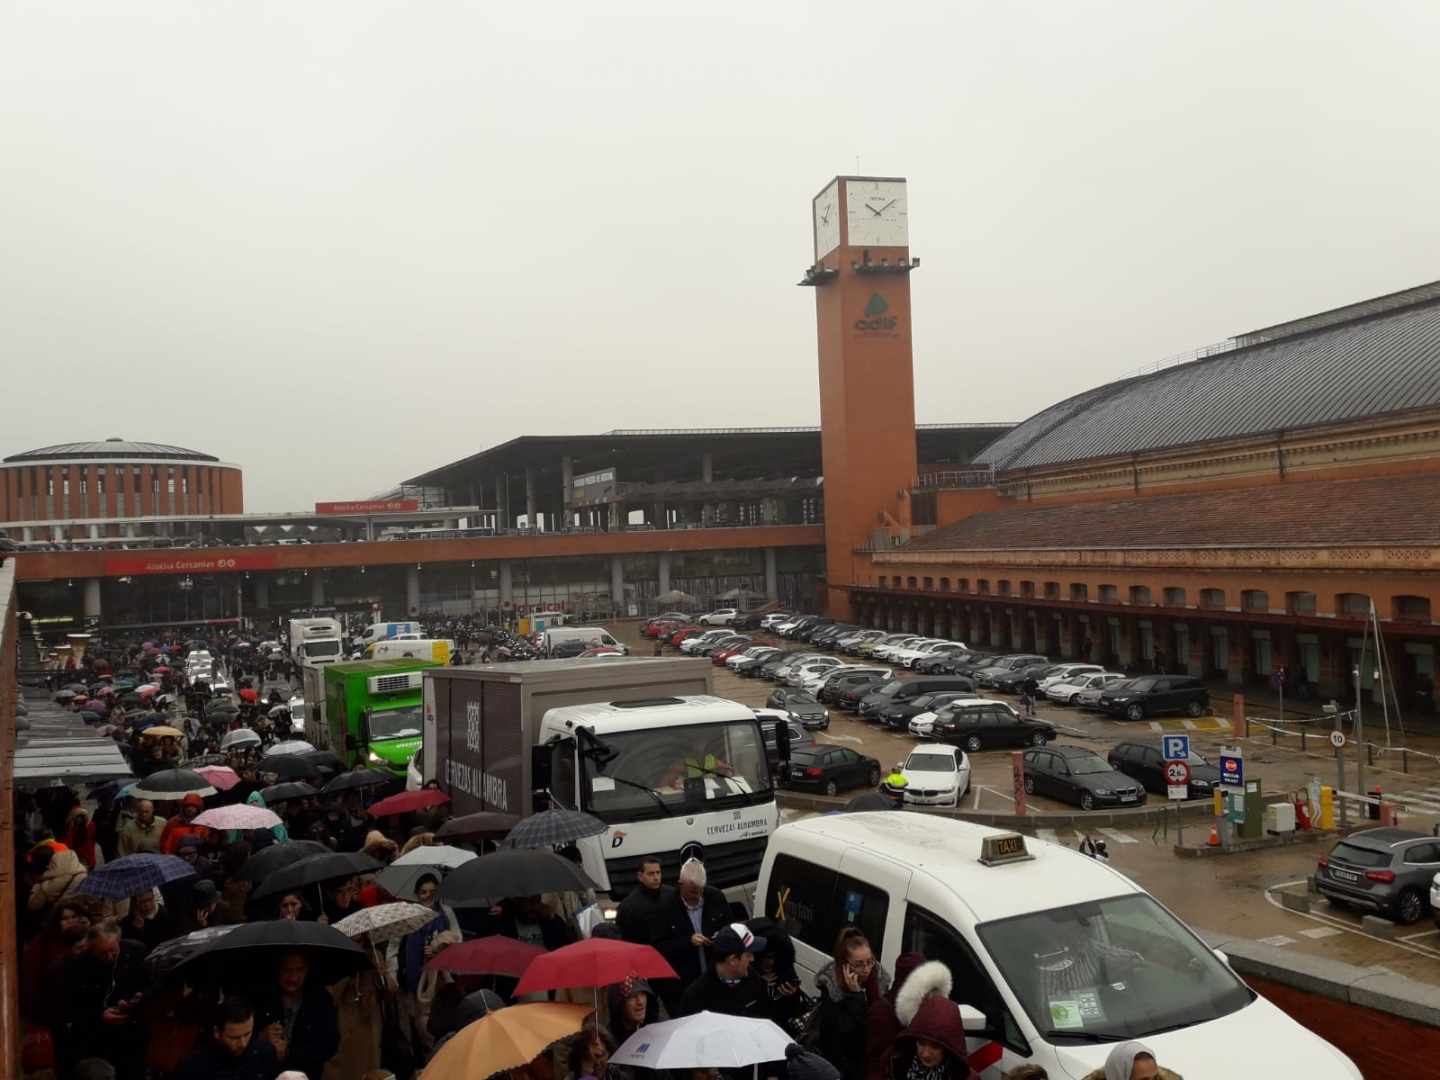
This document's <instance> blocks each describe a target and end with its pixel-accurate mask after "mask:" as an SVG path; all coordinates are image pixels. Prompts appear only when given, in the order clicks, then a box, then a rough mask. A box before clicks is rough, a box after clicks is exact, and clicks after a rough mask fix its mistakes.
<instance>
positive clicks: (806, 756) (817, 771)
mask: <svg viewBox="0 0 1440 1080" xmlns="http://www.w3.org/2000/svg"><path fill="white" fill-rule="evenodd" d="M785 784H786V786H787V787H792V788H814V789H817V790H820V791H823V792H824V793H825V794H826V795H836V794H839V793H840V792H842V791H845V790H847V789H849V788H856V787H864V786H867V785H868V786H870V787H877V786H879V784H880V762H878V761H876V760H875V759H874V758H872V757H866V756H865V755H864V754H857V753H856V752H855V751H854V750H851V749H850V748H849V747H848V746H827V745H824V744H820V743H816V744H815V745H814V746H807V747H805V748H804V749H802V750H795V751H792V752H791V754H790V772H789V775H788V776H786V777H785Z"/></svg>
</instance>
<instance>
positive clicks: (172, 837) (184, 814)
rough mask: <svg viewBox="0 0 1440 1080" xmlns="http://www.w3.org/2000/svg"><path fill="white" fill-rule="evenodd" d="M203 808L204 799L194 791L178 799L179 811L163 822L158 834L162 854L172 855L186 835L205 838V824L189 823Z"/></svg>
mask: <svg viewBox="0 0 1440 1080" xmlns="http://www.w3.org/2000/svg"><path fill="white" fill-rule="evenodd" d="M203 809H205V800H204V799H202V798H200V796H199V795H196V794H195V793H194V792H191V793H190V794H189V795H186V796H185V798H183V799H181V800H180V812H179V813H178V814H176V815H175V816H174V817H172V818H171V819H170V820H169V821H167V822H166V823H165V830H164V831H163V832H162V833H161V834H160V851H161V853H162V854H164V855H174V854H175V853H176V849H177V848H178V847H179V846H180V841H181V840H183V839H184V838H185V837H187V836H195V837H199V838H200V839H202V840H203V839H204V838H205V826H204V825H193V824H191V823H192V822H193V821H194V820H195V816H196V815H197V814H199V813H200V811H201V810H203Z"/></svg>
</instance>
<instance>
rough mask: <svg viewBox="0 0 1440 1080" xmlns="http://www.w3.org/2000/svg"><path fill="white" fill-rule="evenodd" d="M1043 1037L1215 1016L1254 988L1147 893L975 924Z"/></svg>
mask: <svg viewBox="0 0 1440 1080" xmlns="http://www.w3.org/2000/svg"><path fill="white" fill-rule="evenodd" d="M976 932H977V933H978V934H979V935H980V940H981V941H982V942H984V944H985V948H986V951H988V952H989V953H990V956H991V958H992V959H993V960H994V961H995V964H996V966H997V967H999V969H1000V972H1001V974H1002V975H1003V976H1004V978H1005V981H1006V983H1008V984H1009V986H1010V989H1011V990H1013V991H1014V993H1015V996H1016V997H1017V998H1018V999H1019V1000H1020V1004H1021V1005H1022V1006H1023V1007H1024V1009H1025V1011H1026V1013H1028V1014H1029V1016H1030V1019H1031V1020H1032V1021H1033V1022H1034V1024H1035V1026H1036V1028H1038V1029H1039V1030H1040V1032H1041V1034H1042V1035H1043V1036H1044V1038H1045V1040H1046V1041H1047V1042H1051V1043H1058V1044H1062V1045H1063V1044H1065V1043H1067V1042H1123V1041H1125V1040H1128V1039H1142V1038H1144V1037H1145V1036H1147V1035H1157V1034H1159V1033H1160V1032H1162V1031H1170V1030H1173V1029H1175V1028H1181V1027H1189V1026H1190V1025H1192V1024H1203V1023H1205V1022H1206V1021H1209V1020H1217V1019H1219V1018H1220V1017H1222V1016H1227V1015H1229V1014H1230V1013H1233V1012H1236V1011H1237V1010H1239V1009H1243V1008H1244V1007H1245V1006H1246V1005H1248V1004H1250V1002H1251V1001H1252V1000H1254V995H1253V994H1252V993H1251V992H1250V990H1249V988H1247V987H1246V986H1245V984H1244V983H1242V982H1241V981H1240V980H1239V978H1237V977H1236V975H1235V974H1234V973H1233V972H1232V971H1231V970H1230V969H1229V968H1227V967H1226V966H1225V965H1224V964H1222V963H1221V962H1220V960H1219V959H1218V958H1217V957H1216V956H1215V954H1214V953H1213V952H1211V951H1210V950H1209V949H1208V948H1206V947H1205V944H1204V943H1203V942H1201V941H1200V940H1199V939H1198V938H1196V937H1195V935H1194V934H1192V933H1190V932H1189V931H1188V930H1187V929H1186V928H1185V927H1184V926H1182V925H1181V924H1180V923H1179V922H1178V921H1176V919H1175V917H1174V916H1173V915H1171V914H1170V913H1169V912H1168V911H1166V910H1165V909H1164V908H1163V907H1161V906H1160V905H1159V904H1158V903H1156V902H1155V900H1154V899H1153V898H1152V897H1150V896H1149V895H1148V894H1145V893H1133V894H1131V895H1129V896H1116V897H1111V898H1110V899H1108V900H1098V901H1093V902H1091V903H1086V904H1076V905H1074V906H1072V907H1064V908H1052V909H1050V910H1049V911H1038V912H1033V913H1031V914H1027V915H1017V916H1015V917H1014V918H1010V919H1001V920H998V921H996V922H989V923H982V924H981V925H980V926H978V927H976Z"/></svg>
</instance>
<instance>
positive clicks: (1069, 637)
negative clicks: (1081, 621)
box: [1056, 614, 1075, 660]
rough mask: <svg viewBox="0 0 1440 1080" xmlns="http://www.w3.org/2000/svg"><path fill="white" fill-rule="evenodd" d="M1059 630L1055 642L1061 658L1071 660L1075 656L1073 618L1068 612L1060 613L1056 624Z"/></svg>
mask: <svg viewBox="0 0 1440 1080" xmlns="http://www.w3.org/2000/svg"><path fill="white" fill-rule="evenodd" d="M1056 629H1057V630H1058V631H1059V633H1058V635H1057V637H1058V638H1059V640H1058V642H1057V644H1058V646H1059V649H1060V658H1061V659H1062V660H1071V659H1073V658H1074V656H1075V619H1074V616H1072V615H1069V614H1061V616H1060V621H1059V622H1058V623H1057V624H1056Z"/></svg>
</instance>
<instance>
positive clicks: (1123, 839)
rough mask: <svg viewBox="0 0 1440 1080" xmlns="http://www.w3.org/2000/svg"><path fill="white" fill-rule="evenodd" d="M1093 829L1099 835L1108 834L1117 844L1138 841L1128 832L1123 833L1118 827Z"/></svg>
mask: <svg viewBox="0 0 1440 1080" xmlns="http://www.w3.org/2000/svg"><path fill="white" fill-rule="evenodd" d="M1095 831H1096V832H1098V833H1099V834H1100V835H1101V836H1108V837H1109V838H1110V839H1111V840H1114V841H1115V842H1116V843H1117V844H1138V843H1139V842H1140V841H1139V840H1136V839H1135V838H1134V837H1133V836H1131V835H1130V834H1129V833H1123V832H1121V831H1120V830H1119V829H1096V830H1095Z"/></svg>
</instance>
